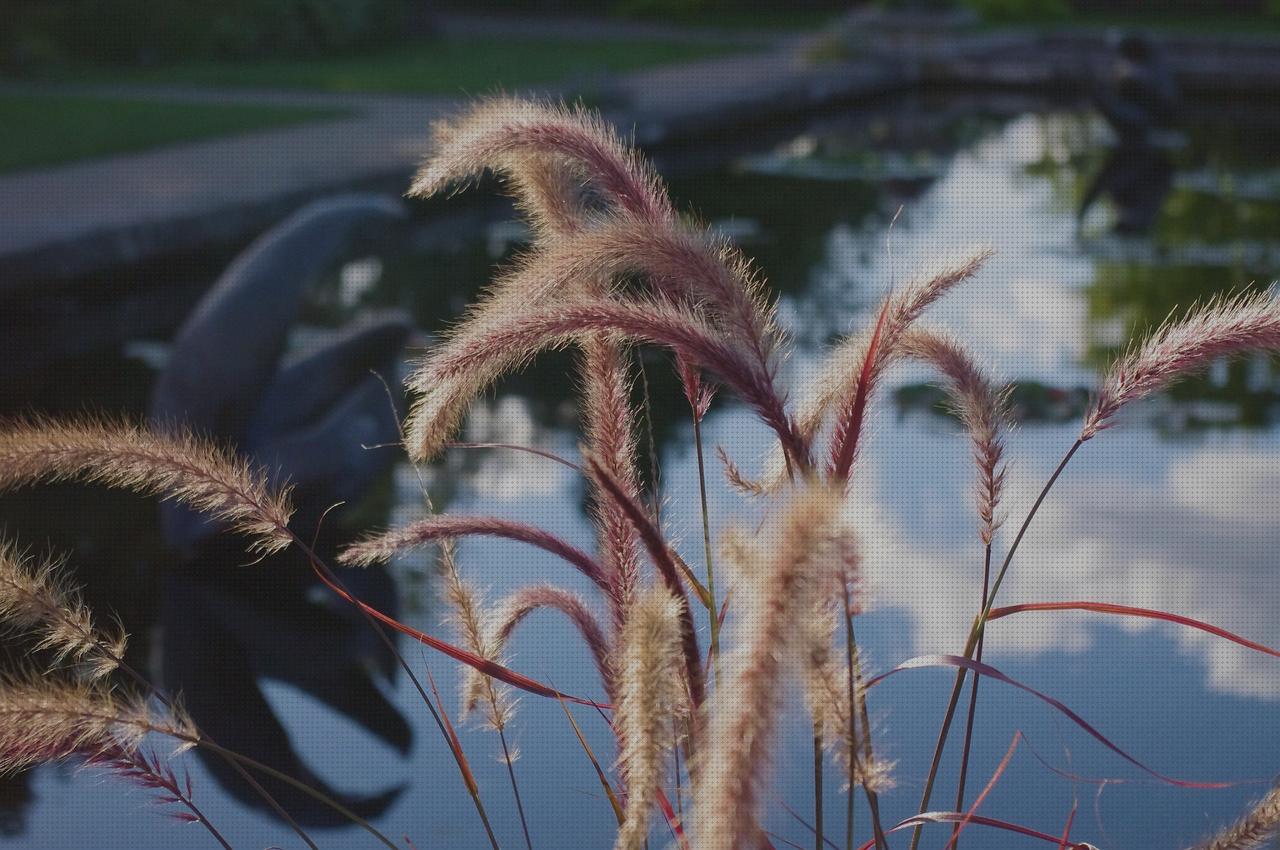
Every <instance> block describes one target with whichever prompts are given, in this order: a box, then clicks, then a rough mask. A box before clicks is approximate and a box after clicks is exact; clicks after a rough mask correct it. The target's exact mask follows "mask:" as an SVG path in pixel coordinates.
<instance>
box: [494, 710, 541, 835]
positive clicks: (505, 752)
mask: <svg viewBox="0 0 1280 850" xmlns="http://www.w3.org/2000/svg"><path fill="white" fill-rule="evenodd" d="M498 740H499V741H501V742H502V759H503V761H505V762H506V763H507V775H508V776H510V777H511V793H512V794H514V795H515V798H516V811H517V812H519V813H520V828H521V829H522V830H524V843H525V846H526V847H528V848H529V850H533V840H532V839H530V838H529V822H528V821H526V820H525V817H524V803H523V802H521V800H520V786H519V785H518V784H516V768H515V765H513V764H512V763H511V751H510V750H509V749H507V733H506V732H505V731H504V730H503V729H502V728H501V727H499V728H498Z"/></svg>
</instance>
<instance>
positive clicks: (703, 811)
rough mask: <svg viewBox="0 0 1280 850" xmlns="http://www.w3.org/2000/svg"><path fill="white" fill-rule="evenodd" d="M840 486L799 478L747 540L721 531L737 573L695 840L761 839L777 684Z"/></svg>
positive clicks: (819, 566) (751, 842) (832, 533)
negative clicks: (731, 634) (730, 639)
mask: <svg viewBox="0 0 1280 850" xmlns="http://www.w3.org/2000/svg"><path fill="white" fill-rule="evenodd" d="M840 504H841V497H840V490H838V489H836V488H832V487H830V486H829V485H826V484H821V483H818V482H808V483H806V485H805V486H804V487H803V488H802V489H801V490H800V491H799V492H797V493H795V494H793V495H792V496H791V497H790V499H789V500H788V502H787V503H786V504H785V505H784V506H783V507H782V509H781V510H780V511H779V513H778V514H777V515H776V516H775V517H774V518H773V519H772V520H771V521H770V522H769V523H767V524H766V525H765V526H764V528H763V529H762V530H761V531H760V532H759V533H758V534H757V535H756V536H755V537H754V539H752V540H751V541H746V540H743V539H741V538H738V539H734V538H730V543H729V545H728V546H727V547H726V552H725V555H726V557H727V558H729V559H732V563H734V564H735V565H736V566H737V568H738V570H739V571H740V573H741V576H742V578H741V581H740V583H739V585H738V587H737V590H736V592H735V608H736V609H737V617H738V620H737V622H736V633H735V641H734V646H735V649H734V650H733V651H732V652H731V653H729V654H728V655H726V657H725V659H724V665H723V671H724V673H723V675H724V679H723V682H722V684H721V686H720V687H719V688H717V690H716V692H715V694H714V695H713V696H712V698H711V700H710V701H709V702H708V704H707V712H706V718H707V720H706V724H707V734H706V735H705V736H704V738H703V746H702V748H701V750H700V752H699V755H698V760H699V768H698V770H697V771H696V772H695V775H696V776H697V777H698V783H697V787H696V788H695V790H694V796H695V802H694V812H693V832H694V837H695V839H696V841H697V843H698V846H699V847H702V848H707V850H740V848H745V847H753V846H756V844H757V842H758V840H759V838H760V835H761V833H760V825H759V820H758V818H759V815H760V803H761V797H762V791H763V784H764V775H765V772H766V769H767V765H768V762H769V756H770V752H771V749H772V737H773V733H774V726H775V723H776V721H777V717H778V714H779V712H780V710H781V701H782V696H783V692H784V690H785V688H784V673H785V671H786V669H787V667H788V662H789V661H790V660H791V659H794V654H795V652H796V651H797V649H798V648H799V647H798V645H797V644H798V640H797V637H798V633H797V629H796V627H795V626H796V623H797V622H798V621H799V620H800V619H801V618H803V617H808V616H811V615H812V612H813V611H814V609H815V608H816V607H817V606H818V605H819V603H820V600H821V598H822V594H823V589H824V588H826V587H828V586H829V582H830V580H831V576H832V575H833V574H834V573H835V571H836V570H837V569H838V565H839V560H840V557H839V552H838V550H837V547H836V546H835V545H834V544H835V541H836V540H837V538H838V536H839V530H838V513H839V507H840Z"/></svg>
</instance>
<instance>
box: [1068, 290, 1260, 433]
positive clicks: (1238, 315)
mask: <svg viewBox="0 0 1280 850" xmlns="http://www.w3.org/2000/svg"><path fill="white" fill-rule="evenodd" d="M1277 349H1280V302H1278V301H1277V300H1276V299H1275V293H1274V291H1273V290H1270V289H1269V290H1266V291H1265V292H1256V293H1251V294H1244V295H1239V296H1236V297H1234V298H1225V297H1223V298H1216V299H1214V300H1212V301H1210V302H1209V303H1207V304H1205V305H1203V306H1200V307H1193V308H1191V309H1190V310H1188V311H1187V313H1186V314H1185V315H1184V316H1183V318H1182V319H1181V320H1180V321H1176V322H1175V321H1171V320H1170V321H1166V322H1165V323H1164V324H1163V325H1162V326H1161V327H1160V328H1159V329H1158V330H1156V331H1155V333H1153V334H1151V335H1150V336H1149V337H1147V339H1146V340H1145V341H1144V342H1143V343H1142V344H1141V345H1137V346H1134V347H1133V348H1131V349H1130V350H1129V352H1128V353H1127V354H1125V355H1124V356H1123V357H1121V358H1120V359H1119V360H1117V361H1116V362H1115V363H1113V364H1112V366H1111V368H1110V369H1109V370H1107V374H1106V377H1105V378H1104V379H1103V382H1102V390H1101V391H1100V392H1099V393H1098V398H1097V399H1096V400H1095V401H1094V403H1093V407H1092V408H1090V410H1089V413H1088V414H1087V415H1086V416H1085V420H1084V426H1083V428H1082V429H1081V431H1080V439H1081V440H1082V441H1083V440H1088V439H1091V438H1093V437H1095V436H1097V434H1098V432H1099V431H1102V430H1104V429H1106V428H1109V427H1111V425H1112V424H1113V423H1112V419H1113V418H1114V417H1115V415H1116V414H1117V413H1119V412H1120V408H1122V407H1124V406H1125V405H1126V404H1128V403H1129V402H1131V401H1137V400H1138V399H1141V398H1144V397H1146V396H1148V395H1151V394H1152V393H1154V392H1158V391H1159V390H1161V389H1164V388H1165V387H1166V386H1168V385H1169V384H1171V383H1172V382H1173V381H1175V380H1177V379H1178V378H1181V377H1183V376H1185V375H1187V374H1188V373H1191V372H1195V371H1198V370H1200V369H1203V368H1205V367H1207V366H1208V365H1209V364H1210V363H1212V362H1213V361H1214V360H1217V359H1218V358H1220V357H1227V356H1230V355H1232V354H1238V353H1240V352H1242V351H1251V350H1265V351H1275V350H1277Z"/></svg>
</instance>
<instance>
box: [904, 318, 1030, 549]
mask: <svg viewBox="0 0 1280 850" xmlns="http://www.w3.org/2000/svg"><path fill="white" fill-rule="evenodd" d="M901 345H902V352H903V354H904V355H905V356H907V357H915V358H919V359H920V360H924V361H925V362H927V363H929V364H931V365H932V366H933V367H934V368H936V369H937V370H938V371H939V372H941V373H942V374H943V376H944V377H945V378H946V380H947V384H948V391H949V395H950V401H951V407H952V409H953V410H954V412H955V414H956V415H957V416H958V417H959V418H960V421H961V422H962V423H964V426H965V428H966V429H967V430H968V432H969V437H970V440H971V441H972V443H973V458H974V461H975V462H976V463H977V465H978V519H979V522H980V525H979V534H980V536H981V537H982V542H983V543H984V544H987V545H989V544H990V543H991V539H992V537H993V536H994V535H995V532H996V529H997V528H999V527H1000V524H1001V522H1002V518H1001V517H1000V516H999V515H998V514H997V511H998V510H999V507H1000V496H1001V493H1002V492H1003V490H1004V479H1005V471H1006V468H1005V464H1004V463H1003V457H1004V433H1005V431H1006V430H1007V429H1008V427H1009V388H1008V387H1007V386H1006V387H1000V388H997V387H996V386H995V385H994V384H993V383H992V381H991V379H990V378H988V377H987V375H986V374H985V373H984V372H983V371H982V369H981V368H980V367H979V366H978V365H977V364H976V363H975V362H974V360H973V358H972V357H971V356H970V355H969V353H968V352H967V351H966V350H965V348H964V346H962V345H961V344H960V343H959V342H958V341H957V340H956V339H954V338H953V337H951V336H948V335H946V334H943V333H939V332H937V331H931V330H925V329H922V328H915V329H912V330H911V331H908V332H907V333H906V334H904V335H903V337H902V343H901Z"/></svg>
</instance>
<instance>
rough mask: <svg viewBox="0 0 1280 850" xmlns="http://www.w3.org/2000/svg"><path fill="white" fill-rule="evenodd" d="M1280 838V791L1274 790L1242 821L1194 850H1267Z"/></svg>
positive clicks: (1224, 829)
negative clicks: (1266, 848) (1265, 849)
mask: <svg viewBox="0 0 1280 850" xmlns="http://www.w3.org/2000/svg"><path fill="white" fill-rule="evenodd" d="M1277 835H1280V788H1273V789H1272V790H1271V792H1270V793H1268V794H1267V796H1265V797H1263V798H1262V799H1261V800H1259V801H1258V804H1257V805H1256V806H1254V807H1253V809H1251V810H1250V811H1249V812H1248V813H1247V814H1246V815H1245V816H1244V817H1242V818H1240V820H1238V821H1236V822H1235V823H1233V824H1231V825H1230V826H1227V827H1225V828H1223V829H1222V830H1220V831H1219V832H1218V833H1217V834H1216V835H1214V836H1212V837H1211V838H1207V839H1205V840H1204V841H1202V842H1200V843H1199V844H1197V845H1195V846H1194V847H1192V848H1190V850H1263V848H1264V847H1272V846H1274V844H1273V841H1274V840H1275V838H1276V836H1277Z"/></svg>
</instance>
